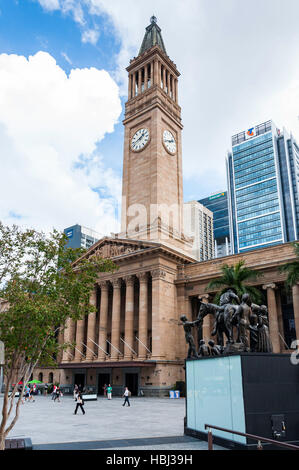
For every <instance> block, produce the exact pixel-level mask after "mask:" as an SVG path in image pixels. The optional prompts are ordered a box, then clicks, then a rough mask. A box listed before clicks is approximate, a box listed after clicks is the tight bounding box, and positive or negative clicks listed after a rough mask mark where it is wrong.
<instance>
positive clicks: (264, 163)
mask: <svg viewBox="0 0 299 470" xmlns="http://www.w3.org/2000/svg"><path fill="white" fill-rule="evenodd" d="M263 158H264V157H263ZM257 160H258V159H256V160H252V161H250V162H248V165H247V166H246V168H242V169H239V170H237V169H236V168H235V174H236V175H237V177H238V178H239V177H240V176H245V175H248V174H250V172H251V171H252V170H253V169H254V170H255V171H259V170H262V169H263V168H267V167H268V166H269V164H271V162H272V161H273V154H271V155H270V156H269V157H267V158H266V159H264V160H263V161H261V162H259V161H257Z"/></svg>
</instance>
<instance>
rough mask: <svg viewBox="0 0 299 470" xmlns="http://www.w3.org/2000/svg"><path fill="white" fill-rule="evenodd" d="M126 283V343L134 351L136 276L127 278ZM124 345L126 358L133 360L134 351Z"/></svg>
mask: <svg viewBox="0 0 299 470" xmlns="http://www.w3.org/2000/svg"><path fill="white" fill-rule="evenodd" d="M125 282H126V309H125V343H127V344H128V345H129V346H130V347H131V348H132V349H133V344H134V276H127V277H126V278H125ZM127 344H125V345H124V358H125V359H127V360H131V359H132V351H131V350H130V348H128V346H127Z"/></svg>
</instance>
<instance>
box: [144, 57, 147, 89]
mask: <svg viewBox="0 0 299 470" xmlns="http://www.w3.org/2000/svg"><path fill="white" fill-rule="evenodd" d="M147 71H148V64H146V66H145V67H144V91H145V90H147V81H148V74H147Z"/></svg>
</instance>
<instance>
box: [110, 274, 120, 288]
mask: <svg viewBox="0 0 299 470" xmlns="http://www.w3.org/2000/svg"><path fill="white" fill-rule="evenodd" d="M111 282H112V285H113V289H120V288H121V278H120V277H118V278H116V279H112V280H111Z"/></svg>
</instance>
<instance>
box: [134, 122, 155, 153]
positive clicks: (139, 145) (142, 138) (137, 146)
mask: <svg viewBox="0 0 299 470" xmlns="http://www.w3.org/2000/svg"><path fill="white" fill-rule="evenodd" d="M149 137H150V135H149V130H148V129H146V128H142V129H139V130H138V131H137V132H136V133H135V134H134V136H133V138H132V140H131V147H132V150H134V152H140V151H141V150H142V149H144V147H145V146H146V144H148V142H149Z"/></svg>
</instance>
